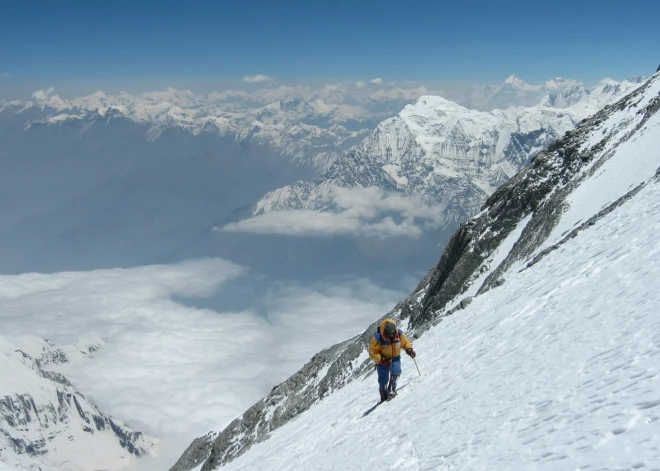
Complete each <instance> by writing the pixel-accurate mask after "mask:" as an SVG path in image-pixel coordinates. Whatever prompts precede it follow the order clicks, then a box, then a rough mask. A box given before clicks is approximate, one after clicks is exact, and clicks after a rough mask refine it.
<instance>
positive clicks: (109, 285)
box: [0, 259, 404, 469]
mask: <svg viewBox="0 0 660 471" xmlns="http://www.w3.org/2000/svg"><path fill="white" fill-rule="evenodd" d="M237 279H243V280H247V281H248V282H253V283H254V286H253V289H252V292H253V293H255V294H254V295H253V296H251V299H246V300H243V302H244V305H245V306H246V307H245V308H239V309H236V308H235V306H236V302H235V301H236V300H233V306H234V309H226V310H223V309H220V308H217V309H209V308H203V307H195V306H194V305H192V304H193V303H187V302H183V301H180V299H194V298H205V297H209V296H211V295H213V293H216V292H217V291H218V289H221V288H223V286H224V287H226V286H227V285H230V284H231V283H232V282H233V281H235V280H237ZM225 291H227V290H223V291H222V292H223V293H225ZM237 295H238V296H245V294H244V293H242V292H238V294H237ZM226 296H227V297H228V298H230V297H231V293H227V294H226ZM403 296H404V293H403V292H401V291H397V290H393V289H384V288H381V287H379V286H378V285H376V284H374V283H373V282H371V281H369V280H367V279H352V280H341V281H325V282H310V283H308V284H301V283H299V282H286V281H281V280H280V281H274V282H269V281H268V280H264V279H263V278H259V277H256V276H255V277H253V276H252V275H251V274H250V273H249V272H248V271H247V270H246V269H245V268H243V267H241V266H239V265H236V264H234V263H231V262H228V261H225V260H222V259H206V260H195V261H188V262H185V263H180V264H175V265H161V266H146V267H139V268H131V269H112V270H96V271H88V272H68V273H55V274H36V273H30V274H23V275H16V276H0V331H2V332H3V335H7V336H12V335H14V336H15V335H23V334H30V335H37V336H40V337H42V338H47V339H50V340H52V341H54V342H56V343H58V344H73V343H76V342H77V341H78V340H80V339H89V338H98V337H100V338H102V339H103V340H104V341H105V343H106V344H105V346H104V347H103V348H102V349H101V350H99V351H98V352H96V353H95V354H94V358H93V359H92V360H88V361H84V362H80V363H75V364H72V365H67V366H65V367H64V368H63V370H62V371H63V373H65V374H66V375H67V376H68V377H69V378H70V379H72V380H73V382H74V384H75V385H76V387H78V388H79V390H80V391H81V392H82V393H83V394H85V395H86V396H87V397H89V398H90V399H91V400H92V401H93V402H94V403H96V404H97V405H98V406H99V408H100V409H101V410H103V411H104V412H106V413H109V414H111V415H113V416H115V417H117V418H119V419H121V420H124V421H125V422H127V424H128V425H129V426H131V427H133V428H136V429H138V430H142V431H145V432H146V433H148V434H150V435H152V436H155V437H157V438H160V439H161V440H162V441H163V446H161V454H162V461H160V462H159V464H158V466H160V469H163V468H166V467H167V466H168V465H171V464H172V463H173V460H175V459H176V457H177V456H178V455H180V453H181V452H182V451H183V450H184V449H185V447H186V446H187V445H188V444H189V442H190V441H191V440H192V439H193V438H195V437H196V436H199V435H201V434H203V433H205V432H207V431H208V430H211V429H213V430H218V429H221V428H223V427H224V426H226V425H227V424H228V423H229V422H230V421H231V420H232V419H234V418H235V417H236V416H238V415H240V414H241V413H242V412H243V411H244V410H245V409H247V408H248V407H249V406H251V405H252V404H253V403H254V402H256V401H258V400H259V399H260V398H262V397H263V396H265V395H266V394H267V393H268V392H269V391H270V389H271V388H272V387H273V386H274V385H276V384H278V383H279V382H281V381H283V380H284V379H286V378H287V377H288V376H290V375H291V374H292V373H294V372H295V371H296V370H297V369H298V368H300V367H301V366H302V365H303V364H304V363H305V362H306V361H307V360H309V358H311V356H313V355H314V354H315V353H317V352H318V351H320V350H321V349H323V348H325V347H328V346H331V345H333V344H335V343H337V342H340V341H343V340H345V339H346V338H349V337H351V336H353V335H356V334H358V333H361V332H362V331H363V330H364V328H365V327H366V326H367V325H368V324H369V323H370V322H372V321H374V320H375V319H377V318H378V317H380V316H382V315H383V314H385V313H386V312H387V311H388V310H389V309H391V308H392V307H393V306H394V304H395V303H396V302H397V301H399V300H400V299H402V298H403ZM230 301H232V300H230V299H227V304H228V305H229V304H232V302H230ZM220 304H222V300H221V301H220ZM152 464H153V463H152ZM145 466H147V464H145ZM148 466H149V467H151V465H148Z"/></svg>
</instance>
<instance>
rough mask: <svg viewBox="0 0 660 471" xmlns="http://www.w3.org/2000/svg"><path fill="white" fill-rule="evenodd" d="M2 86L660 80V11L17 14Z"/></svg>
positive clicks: (254, 9)
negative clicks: (16, 80)
mask: <svg viewBox="0 0 660 471" xmlns="http://www.w3.org/2000/svg"><path fill="white" fill-rule="evenodd" d="M2 3H3V4H2V7H1V13H0V74H2V73H5V74H10V75H11V76H12V77H22V78H25V79H28V80H30V79H40V78H52V79H58V80H62V79H72V80H73V79H75V80H87V79H100V78H103V79H112V78H117V79H123V80H124V79H129V80H130V79H142V80H144V79H151V78H192V79H198V78H205V77H214V78H232V77H240V76H242V75H248V74H267V75H270V76H274V77H279V78H297V79H368V78H372V77H383V79H385V80H434V81H469V82H499V81H501V80H502V79H504V78H505V77H506V76H508V75H510V74H512V73H516V74H518V75H520V76H521V77H522V78H523V79H525V80H527V81H530V82H538V81H541V80H544V79H547V78H549V77H553V76H558V75H561V76H565V77H570V78H576V79H580V80H583V81H586V82H595V81H597V80H599V79H601V78H603V77H605V76H612V77H614V78H619V79H621V78H625V77H626V76H628V75H633V74H642V73H645V74H650V73H652V72H654V71H655V69H656V67H657V65H658V63H660V24H658V22H659V21H660V0H626V1H622V0H617V1H610V0H601V1H583V0H572V1H566V0H554V1H543V2H537V1H520V0H511V1H507V0H500V1H484V0H462V1H461V0H452V1H449V2H445V1H442V0H436V1H421V2H409V1H397V2H394V1H389V0H381V1H359V0H350V1H348V0H332V1H313V0H308V1H304V2H303V1H298V0H294V1H286V2H281V1H277V0H269V1H249V0H243V1H234V0H229V1H213V2H211V1H193V0H190V1H185V2H184V1H176V2H174V1H167V0H160V1H157V2H156V1H150V0H146V1H145V0H134V1H124V0H113V1H96V0H85V1H67V0H63V1H47V2H46V1H36V2H35V1H31V2H27V1H26V2H19V1H5V2H2Z"/></svg>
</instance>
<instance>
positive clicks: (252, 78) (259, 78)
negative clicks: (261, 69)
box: [242, 74, 273, 83]
mask: <svg viewBox="0 0 660 471" xmlns="http://www.w3.org/2000/svg"><path fill="white" fill-rule="evenodd" d="M242 80H243V82H247V83H259V82H268V81H270V80H273V78H272V77H269V76H268V75H263V74H257V75H246V76H244V77H243V78H242Z"/></svg>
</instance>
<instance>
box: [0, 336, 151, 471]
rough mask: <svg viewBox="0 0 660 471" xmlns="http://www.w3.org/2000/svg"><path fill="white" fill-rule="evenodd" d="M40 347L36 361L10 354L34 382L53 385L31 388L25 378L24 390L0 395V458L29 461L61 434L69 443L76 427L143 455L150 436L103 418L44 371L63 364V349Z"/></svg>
mask: <svg viewBox="0 0 660 471" xmlns="http://www.w3.org/2000/svg"><path fill="white" fill-rule="evenodd" d="M46 345H47V346H48V347H47V348H46V349H44V350H43V351H42V354H41V356H40V357H33V356H31V355H30V354H28V353H25V352H24V351H22V350H15V351H14V352H13V353H14V354H18V355H20V358H21V362H22V363H23V365H25V366H26V371H29V370H32V371H33V372H34V373H35V376H34V377H35V378H38V377H41V378H44V379H46V380H49V381H50V382H51V383H52V384H53V387H52V388H46V389H43V385H40V386H39V385H38V387H31V386H34V385H31V384H30V382H29V380H28V381H27V382H26V383H25V388H26V389H25V392H21V391H20V390H18V391H16V392H15V393H14V394H5V395H4V396H0V436H4V437H5V439H6V443H7V444H8V449H0V456H2V455H3V453H7V452H11V453H8V456H11V455H12V453H13V454H15V455H28V456H31V457H38V456H40V455H47V454H48V453H49V452H50V451H51V448H52V446H53V445H52V444H51V442H55V443H57V442H56V440H57V439H58V436H61V435H64V434H66V436H67V438H68V440H69V441H74V440H75V437H76V434H77V433H78V434H79V430H78V428H81V429H82V432H83V434H90V435H95V434H98V433H101V432H109V433H111V434H112V435H113V438H114V439H115V440H116V441H117V443H118V444H119V445H120V446H121V447H122V448H124V449H125V450H126V451H127V452H128V453H130V454H132V455H134V456H138V457H139V456H142V455H146V454H148V453H149V451H150V449H151V448H153V445H154V443H153V442H152V440H151V439H150V438H148V437H146V436H145V435H144V434H143V433H142V432H137V431H133V430H131V429H130V428H128V427H127V426H125V425H124V424H122V423H121V422H119V421H116V420H113V419H112V418H111V417H109V416H107V415H105V414H103V413H102V412H100V411H99V410H98V409H97V408H96V407H95V406H94V405H93V404H91V403H90V402H89V401H88V400H87V399H86V398H85V396H83V395H82V394H81V393H79V392H78V391H77V390H76V389H75V388H74V386H73V385H72V384H71V382H69V381H68V380H67V378H66V377H65V376H63V375H62V374H60V373H57V372H53V371H49V370H47V369H45V368H46V366H48V365H57V364H62V363H67V362H69V358H68V357H67V354H66V353H65V352H64V350H63V349H61V348H59V347H58V346H56V345H55V344H53V343H52V342H48V341H47V342H46ZM86 348H87V351H88V353H91V352H93V351H95V350H96V349H97V348H98V346H97V345H87V346H86ZM101 440H102V439H100V441H99V442H98V443H99V444H101V443H102V441H101ZM49 445H50V446H49ZM36 466H37V469H41V468H39V467H38V465H36Z"/></svg>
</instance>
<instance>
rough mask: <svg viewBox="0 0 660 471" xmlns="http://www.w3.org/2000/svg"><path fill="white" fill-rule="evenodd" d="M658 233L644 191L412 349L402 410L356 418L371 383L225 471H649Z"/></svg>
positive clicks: (659, 217)
mask: <svg viewBox="0 0 660 471" xmlns="http://www.w3.org/2000/svg"><path fill="white" fill-rule="evenodd" d="M656 163H658V164H660V161H659V160H657V159H656ZM658 229H660V182H658V181H657V180H655V181H654V180H652V181H650V182H649V183H648V184H647V186H646V188H644V189H643V190H642V191H641V192H639V194H637V195H636V196H635V197H633V198H632V199H631V200H629V201H628V202H627V203H626V204H625V205H624V206H622V207H620V208H618V209H617V210H615V211H614V212H612V213H611V214H609V215H608V216H606V217H604V218H603V219H602V220H600V221H599V222H598V223H596V224H595V225H594V226H593V227H591V228H590V229H588V230H587V231H585V232H584V233H582V234H580V235H579V236H578V237H576V238H575V239H573V240H571V241H570V242H567V243H566V244H565V245H564V246H562V247H561V249H559V250H557V251H556V252H554V253H553V254H551V255H549V256H547V257H546V258H544V259H543V260H542V261H541V262H539V263H538V264H536V265H534V266H533V267H531V268H529V269H527V270H522V271H519V270H514V271H511V272H509V273H508V278H507V282H506V284H504V285H503V286H501V287H500V288H497V289H495V290H492V291H490V292H489V293H487V294H484V295H483V296H479V297H477V298H475V300H474V302H473V303H472V304H471V305H470V306H469V307H467V308H466V309H465V310H463V311H461V312H460V313H459V314H455V315H454V316H451V317H449V318H447V319H446V320H445V321H444V322H442V323H441V324H440V325H438V326H436V327H434V328H433V329H431V330H430V331H429V332H428V333H427V334H426V335H424V336H423V337H422V338H420V339H419V340H418V341H417V342H416V344H415V348H416V350H417V351H418V353H419V356H418V363H419V364H420V368H421V370H422V374H423V375H422V377H419V376H418V375H417V372H416V370H415V366H414V365H413V364H412V361H411V360H409V359H407V358H406V359H404V376H403V377H402V378H401V380H400V384H401V389H400V394H399V396H398V397H397V398H396V400H394V401H393V402H390V403H386V404H383V405H381V406H379V407H378V408H376V409H375V410H374V411H373V412H371V413H370V414H368V415H367V416H364V413H365V412H366V411H368V410H369V409H370V408H371V407H373V405H374V403H375V401H376V400H377V399H376V398H377V391H376V388H375V385H376V378H375V375H374V374H373V373H371V374H368V375H366V376H365V378H364V380H358V381H354V382H353V383H352V384H350V385H348V386H347V387H346V388H344V389H342V390H341V391H339V392H337V393H336V394H332V395H330V396H329V397H327V398H325V399H324V400H322V401H321V402H320V403H319V404H317V405H316V406H314V407H313V408H312V409H310V410H309V411H307V412H306V413H305V414H303V415H301V416H300V417H299V418H297V419H296V420H294V421H292V422H290V423H289V424H287V425H285V426H284V427H282V428H281V429H279V430H277V431H275V432H273V433H272V435H270V436H269V437H268V439H267V440H266V441H264V442H263V443H260V444H257V445H255V446H254V448H253V449H252V450H250V451H249V452H247V453H246V454H245V455H243V456H241V457H239V458H237V459H236V460H234V461H233V462H231V463H229V464H228V465H226V466H223V467H222V468H221V469H223V470H227V471H229V470H236V471H238V470H253V469H260V470H263V471H269V470H278V471H285V470H291V471H294V470H300V469H306V470H340V469H355V470H365V471H367V470H373V469H388V470H389V469H391V470H438V469H447V470H450V469H470V470H484V471H485V470H489V471H490V470H499V469H525V470H553V471H556V470H575V469H656V468H657V467H658V466H660V416H659V413H660V362H659V361H658V359H659V358H660V316H658V313H657V309H658V306H660V266H659V265H658V264H657V263H654V262H653V254H654V253H660V237H658V234H657V231H658ZM519 268H520V267H519ZM362 359H363V358H360V360H362Z"/></svg>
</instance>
